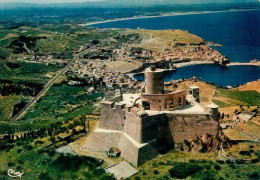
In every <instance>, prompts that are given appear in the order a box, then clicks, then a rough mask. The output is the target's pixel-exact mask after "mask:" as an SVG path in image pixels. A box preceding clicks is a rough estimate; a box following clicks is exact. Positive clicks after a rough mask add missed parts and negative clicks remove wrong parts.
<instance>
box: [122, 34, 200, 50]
mask: <svg viewBox="0 0 260 180" xmlns="http://www.w3.org/2000/svg"><path fill="white" fill-rule="evenodd" d="M124 32H125V33H138V34H139V35H140V36H141V37H142V38H143V40H142V42H141V44H140V45H139V47H142V48H144V49H151V50H154V51H157V52H159V51H161V50H162V49H167V48H169V44H171V45H172V46H173V44H172V43H173V42H176V43H182V44H189V43H192V44H200V43H203V42H204V40H203V39H202V38H200V37H198V36H196V35H194V34H190V33H189V32H188V31H183V30H174V31H172V30H146V29H140V30H130V29H127V30H124Z"/></svg>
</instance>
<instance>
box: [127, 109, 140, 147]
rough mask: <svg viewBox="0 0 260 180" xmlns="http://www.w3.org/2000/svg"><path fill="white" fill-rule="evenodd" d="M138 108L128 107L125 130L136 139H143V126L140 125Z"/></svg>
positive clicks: (138, 140)
mask: <svg viewBox="0 0 260 180" xmlns="http://www.w3.org/2000/svg"><path fill="white" fill-rule="evenodd" d="M138 111H139V109H138V108H135V107H134V108H129V109H126V113H125V117H126V121H125V126H124V132H125V133H126V134H128V135H129V136H131V137H132V138H133V139H134V140H135V141H137V142H140V141H141V126H140V118H139V115H138Z"/></svg>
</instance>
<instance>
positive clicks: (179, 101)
mask: <svg viewBox="0 0 260 180" xmlns="http://www.w3.org/2000/svg"><path fill="white" fill-rule="evenodd" d="M178 103H179V106H181V105H182V104H181V97H180V98H179V99H178Z"/></svg>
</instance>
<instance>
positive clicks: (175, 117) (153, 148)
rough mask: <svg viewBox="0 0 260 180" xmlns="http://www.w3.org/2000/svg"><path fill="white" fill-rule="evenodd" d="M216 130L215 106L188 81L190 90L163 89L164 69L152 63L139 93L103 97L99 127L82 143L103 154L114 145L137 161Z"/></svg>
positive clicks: (122, 154)
mask: <svg viewBox="0 0 260 180" xmlns="http://www.w3.org/2000/svg"><path fill="white" fill-rule="evenodd" d="M218 134H219V113H218V107H217V106H214V105H211V106H210V107H203V106H202V105H201V104H200V103H199V88H198V87H196V86H193V87H190V88H189V93H188V95H187V94H186V91H184V90H183V91H173V92H170V91H167V90H165V89H164V71H163V70H161V69H156V68H154V67H150V68H147V69H146V70H145V90H144V92H143V93H141V94H121V95H120V96H116V97H114V98H112V99H110V100H108V101H104V102H102V103H101V109H100V121H99V125H98V128H97V129H96V130H95V131H94V132H93V133H92V134H91V135H90V136H89V137H88V139H87V141H86V143H85V144H84V146H83V147H82V149H84V150H85V151H88V152H91V153H99V154H100V153H101V154H104V153H105V152H106V151H108V150H109V149H110V148H116V149H119V150H120V156H121V157H122V158H124V159H125V160H127V161H128V162H130V163H131V164H132V165H133V166H135V167H137V166H139V165H141V164H143V163H144V162H146V161H148V160H150V159H152V158H154V157H156V156H157V155H158V154H159V153H160V152H161V151H163V150H165V149H172V148H175V149H180V150H182V149H184V147H185V144H187V143H188V144H189V145H190V146H192V144H190V142H191V141H193V140H194V139H196V138H201V139H202V140H203V139H204V140H205V139H207V137H209V136H211V137H216V136H217V135H218ZM211 143H212V141H211ZM215 148H216V147H215Z"/></svg>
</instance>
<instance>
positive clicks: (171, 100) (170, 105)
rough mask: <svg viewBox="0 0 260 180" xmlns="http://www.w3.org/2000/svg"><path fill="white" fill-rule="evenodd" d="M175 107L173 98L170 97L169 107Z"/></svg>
mask: <svg viewBox="0 0 260 180" xmlns="http://www.w3.org/2000/svg"><path fill="white" fill-rule="evenodd" d="M173 107H174V104H173V99H170V100H169V108H173Z"/></svg>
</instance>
